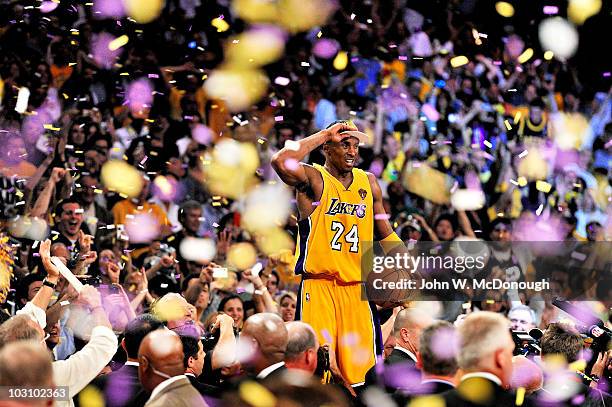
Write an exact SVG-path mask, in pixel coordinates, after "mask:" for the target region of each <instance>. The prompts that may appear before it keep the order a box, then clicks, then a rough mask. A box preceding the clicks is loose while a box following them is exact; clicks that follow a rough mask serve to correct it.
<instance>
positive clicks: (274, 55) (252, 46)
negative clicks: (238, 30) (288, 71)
mask: <svg viewBox="0 0 612 407" xmlns="http://www.w3.org/2000/svg"><path fill="white" fill-rule="evenodd" d="M234 38H235V39H236V40H238V43H236V44H233V45H230V46H229V47H226V51H225V62H226V66H227V67H234V68H237V69H240V68H241V67H242V66H243V65H244V61H249V62H251V63H254V64H255V65H257V66H263V65H267V64H269V63H272V62H274V61H276V60H278V59H279V58H280V57H281V56H282V55H283V52H284V50H285V38H284V33H283V32H282V31H281V30H278V29H272V28H270V29H255V30H249V31H247V32H245V33H242V34H240V35H238V36H236V37H234Z"/></svg>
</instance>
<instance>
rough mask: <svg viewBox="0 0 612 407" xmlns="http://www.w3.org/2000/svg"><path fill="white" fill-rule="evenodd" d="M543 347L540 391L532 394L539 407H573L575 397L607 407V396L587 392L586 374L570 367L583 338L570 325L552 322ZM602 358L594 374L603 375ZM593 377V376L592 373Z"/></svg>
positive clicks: (575, 359) (542, 344) (577, 353)
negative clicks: (558, 406)
mask: <svg viewBox="0 0 612 407" xmlns="http://www.w3.org/2000/svg"><path fill="white" fill-rule="evenodd" d="M540 345H541V348H542V366H543V370H544V372H545V373H546V374H545V377H544V385H543V386H542V389H540V390H538V391H536V392H535V393H534V394H533V395H532V397H531V398H532V399H533V400H535V401H536V402H537V403H538V405H541V406H546V405H568V406H569V405H572V404H573V403H572V401H573V400H575V398H576V397H578V398H580V399H583V400H584V402H585V403H588V404H589V405H601V406H606V405H610V402H611V401H612V400H611V399H610V397H609V395H607V394H605V393H603V392H601V391H599V390H597V389H593V388H591V389H589V387H587V386H585V385H584V384H583V382H582V379H583V377H585V375H584V374H583V373H582V372H578V371H576V369H575V368H572V367H571V366H572V364H573V363H574V362H577V361H579V359H580V357H581V352H582V350H583V339H582V336H581V335H580V333H579V332H578V331H577V330H576V329H575V328H574V327H573V326H571V325H568V324H563V323H552V324H550V325H549V326H548V328H547V329H546V331H545V332H544V335H543V336H542V339H541V341H540ZM604 358H605V357H601V358H600V359H599V360H598V361H599V362H600V363H599V365H597V364H596V366H597V367H596V368H595V369H596V372H599V373H601V374H603V371H604V368H603V363H601V362H603V361H604V360H605V359H604ZM591 374H592V373H591Z"/></svg>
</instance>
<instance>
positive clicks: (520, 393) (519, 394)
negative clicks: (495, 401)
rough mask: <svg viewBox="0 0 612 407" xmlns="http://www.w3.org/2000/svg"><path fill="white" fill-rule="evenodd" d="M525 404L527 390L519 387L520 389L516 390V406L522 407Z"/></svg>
mask: <svg viewBox="0 0 612 407" xmlns="http://www.w3.org/2000/svg"><path fill="white" fill-rule="evenodd" d="M523 402H525V388H524V387H519V388H518V389H516V402H515V404H516V405H517V406H522V405H523Z"/></svg>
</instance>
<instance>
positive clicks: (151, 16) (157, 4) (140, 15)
mask: <svg viewBox="0 0 612 407" xmlns="http://www.w3.org/2000/svg"><path fill="white" fill-rule="evenodd" d="M123 4H124V5H125V9H126V11H127V14H128V15H129V16H130V17H131V18H132V19H134V20H135V21H136V22H137V23H140V24H146V23H150V22H151V21H153V20H155V19H156V18H157V17H158V16H159V14H160V13H161V11H162V9H163V7H164V4H165V1H164V0H125V1H124V2H123Z"/></svg>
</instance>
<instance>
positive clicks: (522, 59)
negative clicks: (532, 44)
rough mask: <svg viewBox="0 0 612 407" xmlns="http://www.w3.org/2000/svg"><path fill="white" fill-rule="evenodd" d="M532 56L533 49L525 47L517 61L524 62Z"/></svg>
mask: <svg viewBox="0 0 612 407" xmlns="http://www.w3.org/2000/svg"><path fill="white" fill-rule="evenodd" d="M532 56H533V49H532V48H527V49H526V50H525V51H523V53H522V54H521V55H519V57H518V61H519V63H521V64H524V63H525V62H527V61H529V60H530V59H531V57H532Z"/></svg>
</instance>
